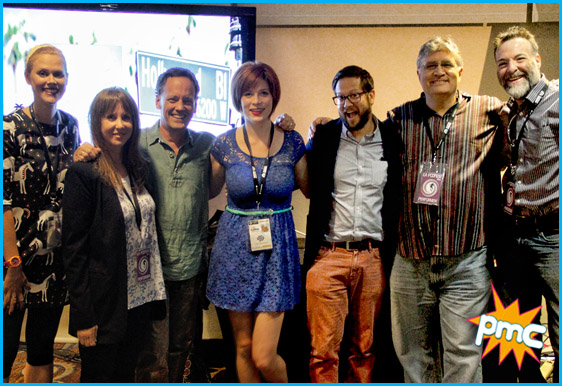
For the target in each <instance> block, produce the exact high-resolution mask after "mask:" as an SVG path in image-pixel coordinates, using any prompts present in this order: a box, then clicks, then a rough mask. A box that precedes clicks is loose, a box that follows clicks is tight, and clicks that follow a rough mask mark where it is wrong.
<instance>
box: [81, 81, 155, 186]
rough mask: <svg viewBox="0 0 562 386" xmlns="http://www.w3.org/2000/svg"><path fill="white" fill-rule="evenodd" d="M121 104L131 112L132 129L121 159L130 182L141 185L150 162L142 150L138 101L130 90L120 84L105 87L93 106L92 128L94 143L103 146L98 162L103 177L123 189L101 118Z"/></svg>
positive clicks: (91, 115)
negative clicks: (118, 85)
mask: <svg viewBox="0 0 562 386" xmlns="http://www.w3.org/2000/svg"><path fill="white" fill-rule="evenodd" d="M118 104H121V106H123V110H125V111H126V112H127V113H128V114H129V115H130V116H131V122H132V124H133V132H132V133H131V137H130V138H129V140H128V141H127V143H126V144H125V145H124V146H123V151H122V157H123V159H122V162H123V165H124V166H125V168H126V169H127V172H128V173H129V177H130V179H131V183H132V184H133V185H134V186H135V187H136V188H137V189H139V188H140V187H142V186H143V185H144V183H145V181H146V176H147V170H148V165H147V162H146V160H145V159H144V158H143V156H142V155H141V153H140V151H139V136H140V119H139V111H138V108H137V105H136V103H135V101H134V100H133V98H132V97H131V96H130V95H129V93H128V92H127V91H125V90H124V89H122V88H120V87H110V88H106V89H104V90H102V91H100V92H99V93H98V95H96V97H95V98H94V101H93V102H92V105H91V106H90V130H91V133H92V138H93V140H94V145H96V146H98V147H99V148H101V150H102V152H101V155H100V157H99V158H98V160H97V161H96V166H97V169H98V172H99V174H100V176H101V178H102V179H103V180H104V181H105V182H106V183H107V184H109V185H111V186H113V187H114V188H115V189H116V190H121V189H123V184H122V183H121V178H120V177H119V175H118V174H117V171H116V167H115V165H114V162H113V160H112V159H111V157H110V156H109V151H108V150H107V147H106V143H105V140H104V138H103V135H102V133H101V120H102V118H103V117H105V116H106V115H107V114H109V113H111V112H113V110H115V107H116V106H117V105H118Z"/></svg>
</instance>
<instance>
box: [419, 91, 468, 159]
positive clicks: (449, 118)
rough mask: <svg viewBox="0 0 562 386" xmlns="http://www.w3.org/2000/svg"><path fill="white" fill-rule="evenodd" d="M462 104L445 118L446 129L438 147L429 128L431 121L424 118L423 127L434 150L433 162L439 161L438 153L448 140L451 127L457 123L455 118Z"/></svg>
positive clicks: (456, 105)
mask: <svg viewBox="0 0 562 386" xmlns="http://www.w3.org/2000/svg"><path fill="white" fill-rule="evenodd" d="M459 104H460V102H458V103H456V104H455V106H454V108H453V110H452V111H451V112H450V113H449V112H447V113H446V114H445V116H444V121H445V124H444V126H445V128H444V129H443V132H442V133H441V137H440V138H439V142H438V143H437V146H436V145H435V142H434V141H433V135H431V129H430V128H429V121H428V119H427V116H426V115H424V117H423V126H424V128H425V132H426V134H427V137H428V138H429V143H431V150H432V154H431V162H432V163H435V161H437V152H438V151H439V149H440V148H441V145H443V142H445V139H446V138H447V135H448V134H449V132H450V131H451V127H452V126H453V122H454V121H455V116H456V115H457V109H458V107H459Z"/></svg>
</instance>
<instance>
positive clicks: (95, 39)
mask: <svg viewBox="0 0 562 386" xmlns="http://www.w3.org/2000/svg"><path fill="white" fill-rule="evenodd" d="M97 42H98V38H96V33H95V32H92V43H91V44H90V45H92V46H93V45H94V44H96V43H97Z"/></svg>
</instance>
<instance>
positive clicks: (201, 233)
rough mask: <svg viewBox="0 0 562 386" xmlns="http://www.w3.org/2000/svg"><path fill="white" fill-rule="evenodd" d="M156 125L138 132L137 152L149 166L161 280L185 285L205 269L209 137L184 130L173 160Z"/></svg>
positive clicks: (209, 166) (169, 149)
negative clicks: (138, 144)
mask: <svg viewBox="0 0 562 386" xmlns="http://www.w3.org/2000/svg"><path fill="white" fill-rule="evenodd" d="M159 125H160V121H158V122H156V124H155V125H154V126H153V127H151V128H150V129H144V130H141V135H140V146H141V149H143V150H144V151H145V152H146V154H147V156H148V158H149V160H150V173H151V175H150V179H149V189H150V193H151V194H152V196H153V198H154V201H155V202H156V228H157V230H158V242H159V246H160V256H161V258H162V269H163V271H164V279H165V280H170V281H179V280H187V279H190V278H192V277H194V276H195V275H197V274H198V273H199V272H201V271H204V270H205V269H206V268H207V222H208V218H209V206H208V201H209V178H210V170H211V164H210V160H209V153H210V151H211V146H212V145H213V142H214V140H215V137H214V136H213V135H212V134H209V133H205V132H199V133H198V132H194V131H192V130H189V129H187V133H188V139H187V141H186V143H185V144H183V145H182V146H181V147H180V149H179V151H178V154H177V155H176V154H175V153H174V151H173V150H172V148H171V147H170V145H169V144H168V143H167V142H166V141H165V140H164V138H162V135H161V134H160V131H159Z"/></svg>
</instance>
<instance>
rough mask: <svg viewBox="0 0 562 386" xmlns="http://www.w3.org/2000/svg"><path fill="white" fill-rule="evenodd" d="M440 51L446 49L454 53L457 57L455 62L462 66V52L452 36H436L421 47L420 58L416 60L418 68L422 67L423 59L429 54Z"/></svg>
mask: <svg viewBox="0 0 562 386" xmlns="http://www.w3.org/2000/svg"><path fill="white" fill-rule="evenodd" d="M438 51H445V52H448V53H450V54H451V55H453V58H454V59H455V63H456V64H457V66H459V67H462V66H463V61H462V57H461V53H460V51H459V47H458V46H457V45H456V43H455V42H454V41H453V39H452V38H451V37H450V36H447V37H446V38H442V37H441V36H436V37H434V38H432V39H429V40H428V41H427V42H425V43H424V44H423V45H422V46H421V48H420V52H419V53H418V60H417V61H416V64H417V68H418V70H419V69H421V65H422V60H423V59H424V58H426V57H427V56H429V55H431V54H432V53H434V52H438Z"/></svg>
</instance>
